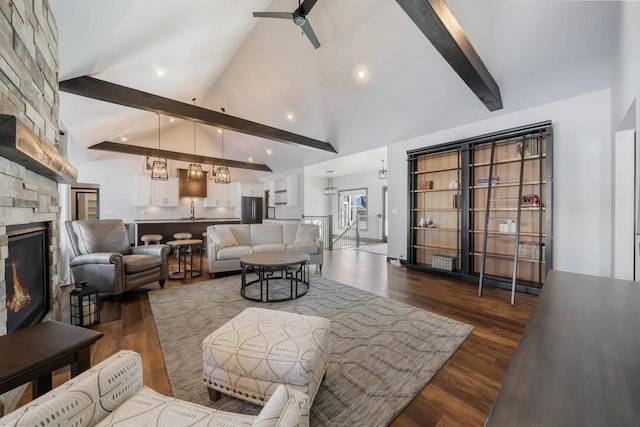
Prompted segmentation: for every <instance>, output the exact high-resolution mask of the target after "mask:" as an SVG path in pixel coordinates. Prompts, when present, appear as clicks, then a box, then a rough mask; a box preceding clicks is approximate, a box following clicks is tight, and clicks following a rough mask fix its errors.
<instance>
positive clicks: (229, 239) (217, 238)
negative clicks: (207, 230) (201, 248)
mask: <svg viewBox="0 0 640 427" xmlns="http://www.w3.org/2000/svg"><path fill="white" fill-rule="evenodd" d="M211 238H212V240H213V243H215V244H216V246H217V247H218V249H224V248H228V247H230V246H238V242H236V238H235V237H233V234H232V233H231V230H229V229H228V228H216V229H215V230H213V233H211Z"/></svg>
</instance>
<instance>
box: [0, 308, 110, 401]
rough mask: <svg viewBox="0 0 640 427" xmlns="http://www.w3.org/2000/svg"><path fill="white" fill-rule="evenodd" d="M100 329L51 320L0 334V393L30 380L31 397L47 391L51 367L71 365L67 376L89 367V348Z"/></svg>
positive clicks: (49, 383) (49, 385)
mask: <svg viewBox="0 0 640 427" xmlns="http://www.w3.org/2000/svg"><path fill="white" fill-rule="evenodd" d="M102 335H103V334H102V332H96V331H93V330H91V329H85V328H80V327H78V326H72V325H68V324H66V323H60V322H55V321H49V322H42V323H39V324H37V325H34V326H30V327H28V328H24V329H20V330H18V331H15V332H12V333H10V334H8V335H4V336H1V337H0V394H2V393H5V392H7V391H9V390H12V389H14V388H16V387H18V386H20V385H22V384H24V383H26V382H29V381H33V383H32V387H33V398H34V399H35V398H36V397H39V396H42V395H43V394H45V393H46V392H48V391H50V390H51V374H52V373H53V371H54V370H56V369H59V368H61V367H63V366H66V365H71V376H72V377H75V376H76V375H78V374H79V373H81V372H83V371H85V370H87V369H88V368H89V367H90V366H91V361H90V353H89V349H90V347H91V344H93V343H94V342H96V341H97V340H98V339H100V338H102Z"/></svg>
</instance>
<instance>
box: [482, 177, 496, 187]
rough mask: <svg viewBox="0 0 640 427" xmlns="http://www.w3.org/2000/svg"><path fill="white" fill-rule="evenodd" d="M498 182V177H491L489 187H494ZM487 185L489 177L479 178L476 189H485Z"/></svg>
mask: <svg viewBox="0 0 640 427" xmlns="http://www.w3.org/2000/svg"><path fill="white" fill-rule="evenodd" d="M499 180H500V178H499V177H497V176H495V175H494V176H492V177H491V185H496V184H497V183H498V181H499ZM488 185H489V177H488V176H481V177H480V178H478V187H485V186H488Z"/></svg>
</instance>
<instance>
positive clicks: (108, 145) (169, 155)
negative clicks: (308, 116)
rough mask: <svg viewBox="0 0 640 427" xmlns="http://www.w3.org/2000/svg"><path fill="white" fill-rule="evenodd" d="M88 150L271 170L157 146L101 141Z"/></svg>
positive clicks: (254, 164)
mask: <svg viewBox="0 0 640 427" xmlns="http://www.w3.org/2000/svg"><path fill="white" fill-rule="evenodd" d="M89 149H90V150H101V151H111V152H114V153H124V154H135V155H139V156H150V157H159V158H162V159H171V160H180V161H182V162H189V163H202V164H205V165H216V166H227V167H230V168H238V169H251V170H257V171H265V172H273V171H272V170H271V168H270V167H269V166H267V165H264V164H262V163H249V162H240V161H238V160H228V159H219V158H217V157H207V156H199V155H197V154H188V153H179V152H177V151H168V150H160V149H158V148H150V147H140V146H138V145H128V144H120V143H117V142H110V141H103V142H100V143H98V144H95V145H92V146H91V147H89Z"/></svg>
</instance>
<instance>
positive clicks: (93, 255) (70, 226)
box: [65, 219, 169, 295]
mask: <svg viewBox="0 0 640 427" xmlns="http://www.w3.org/2000/svg"><path fill="white" fill-rule="evenodd" d="M65 227H66V229H67V234H68V235H69V240H70V242H71V254H70V262H69V264H70V266H71V271H72V273H73V277H74V281H75V282H76V283H80V282H81V281H83V280H86V281H87V282H88V283H89V284H90V285H92V286H95V287H97V288H98V289H99V290H100V293H109V294H115V295H118V294H122V293H124V292H125V291H128V290H130V289H134V288H137V287H139V286H143V285H146V284H148V283H153V282H156V281H157V282H160V287H163V286H164V283H165V280H166V279H167V277H168V275H169V265H168V255H169V246H167V245H150V246H138V247H133V248H132V247H131V244H130V243H129V235H128V233H127V229H126V227H125V226H124V223H123V222H122V220H119V219H92V220H83V221H67V222H65Z"/></svg>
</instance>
